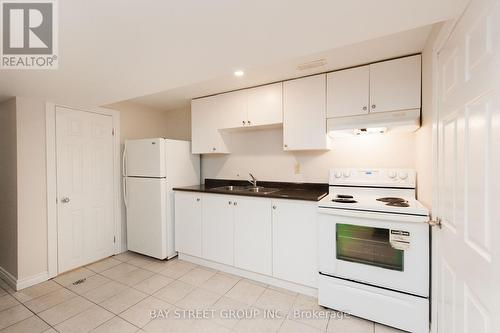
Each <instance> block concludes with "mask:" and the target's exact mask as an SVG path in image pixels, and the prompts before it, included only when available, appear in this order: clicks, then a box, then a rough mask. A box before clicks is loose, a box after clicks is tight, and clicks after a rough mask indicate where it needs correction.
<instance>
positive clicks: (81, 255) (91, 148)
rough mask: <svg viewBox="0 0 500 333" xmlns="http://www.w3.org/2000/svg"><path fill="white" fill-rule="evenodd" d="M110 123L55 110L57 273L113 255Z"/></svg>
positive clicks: (93, 116)
mask: <svg viewBox="0 0 500 333" xmlns="http://www.w3.org/2000/svg"><path fill="white" fill-rule="evenodd" d="M112 131H113V121H112V117H111V116H107V115H101V114H96V113H91V112H84V111H78V110H73V109H68V108H62V107H57V108H56V145H57V147H56V149H57V150H56V151H57V199H58V203H57V231H58V232H57V245H58V270H59V273H62V272H64V271H67V270H70V269H73V268H75V267H79V266H82V265H85V264H88V263H90V262H93V261H96V260H99V259H102V258H105V257H107V256H110V255H112V254H113V249H114V210H113V183H114V182H113V136H112Z"/></svg>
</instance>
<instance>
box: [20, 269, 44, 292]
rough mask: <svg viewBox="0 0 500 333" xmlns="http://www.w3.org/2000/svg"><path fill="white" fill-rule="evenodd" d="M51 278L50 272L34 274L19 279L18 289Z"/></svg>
mask: <svg viewBox="0 0 500 333" xmlns="http://www.w3.org/2000/svg"><path fill="white" fill-rule="evenodd" d="M48 279H49V272H41V273H38V274H35V275H32V276H28V277H25V278H23V279H19V280H17V285H16V287H17V288H16V290H21V289H24V288H28V287H31V286H34V285H35V284H38V283H41V282H45V281H47V280H48Z"/></svg>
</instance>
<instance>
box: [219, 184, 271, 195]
mask: <svg viewBox="0 0 500 333" xmlns="http://www.w3.org/2000/svg"><path fill="white" fill-rule="evenodd" d="M279 190H280V189H279V188H271V187H263V186H233V185H228V186H219V187H213V188H211V189H210V191H214V192H228V193H249V192H251V193H261V194H270V193H274V192H278V191H279Z"/></svg>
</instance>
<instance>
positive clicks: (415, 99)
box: [370, 55, 421, 112]
mask: <svg viewBox="0 0 500 333" xmlns="http://www.w3.org/2000/svg"><path fill="white" fill-rule="evenodd" d="M420 67H421V60H420V55H416V56H412V57H406V58H400V59H396V60H389V61H384V62H379V63H375V64H372V65H370V104H371V105H370V112H386V111H397V110H406V109H418V108H420V89H421V86H420V85H421V68H420Z"/></svg>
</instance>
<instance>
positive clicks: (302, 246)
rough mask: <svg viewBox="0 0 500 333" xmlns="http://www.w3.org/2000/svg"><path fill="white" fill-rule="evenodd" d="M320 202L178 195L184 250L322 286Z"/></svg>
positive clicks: (178, 232) (179, 239)
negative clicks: (319, 238)
mask: <svg viewBox="0 0 500 333" xmlns="http://www.w3.org/2000/svg"><path fill="white" fill-rule="evenodd" d="M316 211H317V204H316V202H308V201H300V200H280V199H276V200H274V199H270V198H255V197H246V196H231V195H221V194H207V193H203V194H202V193H194V192H179V191H177V192H176V195H175V241H176V250H177V251H178V252H181V253H184V254H188V255H192V256H196V257H200V258H203V259H207V260H211V261H214V262H217V263H222V264H226V265H230V266H235V267H237V268H241V269H244V270H247V271H251V272H255V273H260V274H263V275H268V276H273V277H275V278H279V279H282V280H286V281H290V282H294V283H298V284H301V285H304V286H309V287H314V288H316V287H317V275H318V267H317V242H316V239H317V235H316V216H317V213H316Z"/></svg>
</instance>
